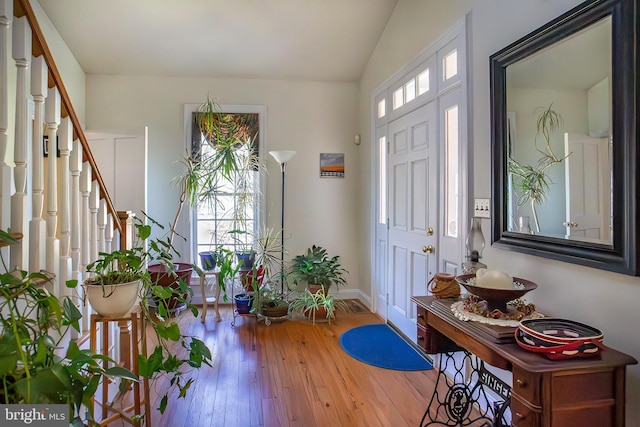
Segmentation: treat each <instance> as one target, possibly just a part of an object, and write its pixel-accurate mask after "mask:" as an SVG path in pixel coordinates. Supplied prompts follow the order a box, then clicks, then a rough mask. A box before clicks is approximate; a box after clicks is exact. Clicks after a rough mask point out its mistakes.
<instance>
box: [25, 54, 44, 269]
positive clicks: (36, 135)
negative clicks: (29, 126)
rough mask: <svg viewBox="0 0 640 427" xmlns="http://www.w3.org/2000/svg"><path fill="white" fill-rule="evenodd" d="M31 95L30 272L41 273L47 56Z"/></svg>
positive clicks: (36, 69) (38, 62)
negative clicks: (43, 142)
mask: <svg viewBox="0 0 640 427" xmlns="http://www.w3.org/2000/svg"><path fill="white" fill-rule="evenodd" d="M31 64H32V65H31V95H32V96H33V101H34V103H35V110H34V120H33V141H32V149H31V151H32V156H31V164H32V166H31V176H32V178H31V181H32V182H31V221H30V223H29V271H40V270H41V269H43V268H44V266H45V250H44V246H45V241H46V236H47V234H46V228H45V224H46V223H45V221H44V218H43V217H42V209H43V206H44V161H43V157H42V154H43V153H42V139H43V126H44V118H43V108H44V100H45V99H46V97H47V78H48V72H49V68H48V67H47V64H46V63H45V61H44V56H38V57H35V58H33V60H32V61H31Z"/></svg>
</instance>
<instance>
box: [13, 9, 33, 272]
mask: <svg viewBox="0 0 640 427" xmlns="http://www.w3.org/2000/svg"><path fill="white" fill-rule="evenodd" d="M12 42H13V43H12V44H13V49H12V53H13V59H14V61H15V63H16V69H17V79H16V116H15V121H16V128H15V144H14V152H13V161H14V163H15V167H14V168H13V177H14V183H15V190H16V192H15V193H14V194H13V196H11V231H13V232H15V233H20V234H22V235H23V236H24V240H20V241H19V242H18V243H16V244H14V245H12V247H11V264H10V266H11V267H19V268H21V269H24V268H26V267H27V265H28V259H29V252H28V249H29V246H28V245H27V244H26V243H23V242H28V241H29V236H28V235H27V234H28V228H27V219H28V216H27V215H28V213H27V210H28V206H29V205H28V203H29V199H28V197H27V125H28V124H29V117H28V111H27V102H28V95H27V70H28V69H29V64H30V63H31V27H30V26H29V23H28V22H27V17H26V16H23V17H20V18H16V19H15V20H14V22H13V38H12Z"/></svg>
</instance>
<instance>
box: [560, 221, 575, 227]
mask: <svg viewBox="0 0 640 427" xmlns="http://www.w3.org/2000/svg"><path fill="white" fill-rule="evenodd" d="M562 225H563V226H565V227H571V228H576V227H577V226H578V223H577V222H573V221H568V222H563V223H562Z"/></svg>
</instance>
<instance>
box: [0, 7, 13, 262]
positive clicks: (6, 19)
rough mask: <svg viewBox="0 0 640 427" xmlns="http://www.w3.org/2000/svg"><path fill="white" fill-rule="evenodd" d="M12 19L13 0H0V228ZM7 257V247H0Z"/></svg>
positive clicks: (1, 222)
mask: <svg viewBox="0 0 640 427" xmlns="http://www.w3.org/2000/svg"><path fill="white" fill-rule="evenodd" d="M12 21H13V0H0V228H2V229H3V230H6V229H8V228H9V227H11V192H12V190H13V189H12V186H11V174H12V173H13V171H12V168H11V166H9V164H8V163H7V144H8V140H9V106H8V104H9V92H8V88H9V61H8V57H9V54H8V52H7V45H8V44H9V43H8V41H9V28H10V27H11V22H12ZM0 251H2V256H3V257H4V259H9V248H8V247H3V248H1V249H0Z"/></svg>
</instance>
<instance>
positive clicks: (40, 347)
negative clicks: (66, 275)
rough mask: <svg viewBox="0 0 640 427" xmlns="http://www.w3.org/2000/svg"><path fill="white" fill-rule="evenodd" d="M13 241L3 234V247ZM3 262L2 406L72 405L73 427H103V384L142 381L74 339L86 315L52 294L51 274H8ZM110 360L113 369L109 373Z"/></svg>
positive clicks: (0, 238) (0, 294)
mask: <svg viewBox="0 0 640 427" xmlns="http://www.w3.org/2000/svg"><path fill="white" fill-rule="evenodd" d="M12 243H16V240H15V239H14V236H13V235H11V233H9V232H7V231H4V230H0V245H1V246H6V245H9V244H12ZM0 258H1V262H2V268H3V271H5V273H2V274H0V404H36V403H37V404H43V403H44V404H68V405H69V414H70V420H69V422H70V424H71V425H73V426H83V425H91V426H93V425H98V424H97V423H96V422H95V421H94V416H93V402H92V401H91V399H92V397H93V395H94V394H95V392H96V390H97V389H98V385H99V384H100V382H102V381H105V380H106V378H107V377H108V378H110V379H112V380H115V379H117V378H120V379H124V380H126V381H138V378H137V377H136V376H135V375H134V374H133V373H132V372H131V371H129V370H127V369H125V368H123V367H120V366H118V365H117V364H116V363H115V362H114V361H113V360H112V359H110V358H109V357H107V356H104V355H101V354H96V353H92V352H91V351H90V350H82V349H80V348H79V347H78V344H77V343H76V342H75V341H72V340H69V336H68V334H67V332H69V330H70V329H71V328H73V329H75V330H76V331H78V332H80V324H79V322H80V319H81V318H82V314H81V312H80V310H78V308H77V307H76V305H75V304H74V302H73V301H72V299H71V298H70V297H65V298H63V299H62V300H59V299H58V298H56V297H55V296H54V295H52V294H51V293H50V292H49V291H48V290H47V286H48V285H50V283H51V282H52V281H53V276H52V275H51V274H49V273H47V272H45V271H41V272H27V271H24V270H20V269H12V270H8V269H7V265H6V264H5V260H4V258H2V253H1V252H0ZM105 361H106V362H108V363H109V364H110V366H111V367H109V368H107V369H104V368H103V363H104V362H105ZM83 416H84V418H83Z"/></svg>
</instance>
